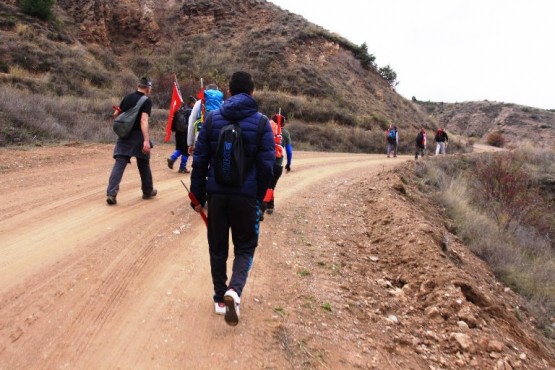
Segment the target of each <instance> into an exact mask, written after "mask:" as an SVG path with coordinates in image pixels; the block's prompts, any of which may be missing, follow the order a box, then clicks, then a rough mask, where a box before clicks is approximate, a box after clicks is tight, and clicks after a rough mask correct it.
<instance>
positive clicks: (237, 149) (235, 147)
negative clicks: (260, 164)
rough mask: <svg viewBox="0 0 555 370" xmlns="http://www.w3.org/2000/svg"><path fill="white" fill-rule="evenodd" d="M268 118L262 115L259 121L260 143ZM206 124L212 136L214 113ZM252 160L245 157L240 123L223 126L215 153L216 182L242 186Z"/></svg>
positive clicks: (258, 133) (208, 133)
mask: <svg viewBox="0 0 555 370" xmlns="http://www.w3.org/2000/svg"><path fill="white" fill-rule="evenodd" d="M267 120H268V118H266V116H264V115H261V117H260V120H259V122H258V131H257V137H258V142H259V143H260V138H261V137H262V132H263V131H264V127H265V125H266V122H267ZM204 125H205V127H206V133H207V137H208V138H210V134H211V132H212V114H209V115H208V117H207V118H206V120H205V122H204ZM247 162H248V163H247ZM251 162H252V160H250V161H247V159H246V158H245V150H244V146H243V132H242V130H241V126H239V123H238V122H232V123H230V124H228V125H225V126H224V127H222V129H221V130H220V135H219V137H218V145H217V147H216V153H215V155H214V177H215V178H216V182H217V183H218V184H220V185H225V186H230V187H240V186H241V185H243V182H244V181H245V175H246V173H247V170H248V169H249V168H250V166H251V164H252V163H251Z"/></svg>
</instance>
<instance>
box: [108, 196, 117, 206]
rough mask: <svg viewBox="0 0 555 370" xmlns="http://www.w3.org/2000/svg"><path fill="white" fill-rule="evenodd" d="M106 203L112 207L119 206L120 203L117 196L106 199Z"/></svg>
mask: <svg viewBox="0 0 555 370" xmlns="http://www.w3.org/2000/svg"><path fill="white" fill-rule="evenodd" d="M106 203H108V204H109V205H111V206H113V205H114V204H117V203H118V201H117V200H116V196H115V195H108V197H107V198H106Z"/></svg>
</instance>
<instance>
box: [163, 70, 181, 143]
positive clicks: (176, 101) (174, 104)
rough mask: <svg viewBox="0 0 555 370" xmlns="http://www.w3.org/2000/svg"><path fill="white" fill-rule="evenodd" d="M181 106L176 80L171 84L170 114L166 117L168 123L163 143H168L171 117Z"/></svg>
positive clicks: (170, 133) (170, 132) (170, 134)
mask: <svg viewBox="0 0 555 370" xmlns="http://www.w3.org/2000/svg"><path fill="white" fill-rule="evenodd" d="M181 104H183V98H182V97H181V91H179V85H178V84H177V79H176V80H175V81H174V82H173V90H172V101H171V103H170V114H169V116H168V123H167V124H166V137H165V138H164V142H165V143H167V142H168V141H170V138H171V136H172V121H173V115H174V114H175V112H177V110H178V109H179V107H181Z"/></svg>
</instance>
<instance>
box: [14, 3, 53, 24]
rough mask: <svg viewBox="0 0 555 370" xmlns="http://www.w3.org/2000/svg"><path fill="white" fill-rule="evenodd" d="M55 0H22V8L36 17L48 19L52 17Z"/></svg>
mask: <svg viewBox="0 0 555 370" xmlns="http://www.w3.org/2000/svg"><path fill="white" fill-rule="evenodd" d="M54 1H55V0H22V1H21V10H22V11H23V12H24V13H27V14H29V15H32V16H34V17H37V18H40V19H44V20H48V19H50V18H52V5H54Z"/></svg>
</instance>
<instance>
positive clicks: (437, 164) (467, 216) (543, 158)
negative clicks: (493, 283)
mask: <svg viewBox="0 0 555 370" xmlns="http://www.w3.org/2000/svg"><path fill="white" fill-rule="evenodd" d="M553 155H554V153H553V152H552V151H545V150H543V151H538V150H536V151H534V152H531V151H529V150H527V151H526V153H522V152H520V151H516V152H510V153H496V154H489V155H487V156H483V155H481V156H472V157H468V158H462V159H458V158H450V159H447V160H442V161H426V163H425V164H419V165H418V166H417V169H416V175H417V176H418V177H420V179H421V188H422V189H423V190H426V191H427V192H428V193H431V194H433V196H432V197H433V199H434V200H436V201H438V202H439V203H440V204H441V205H442V206H443V207H445V209H446V210H447V212H448V214H449V216H450V217H451V218H452V219H453V220H454V222H455V225H456V226H455V228H454V229H456V232H457V234H458V236H459V237H460V238H461V239H462V240H463V241H464V243H465V244H466V245H467V246H468V247H469V248H470V249H471V250H472V251H473V252H474V253H475V254H476V255H477V256H479V257H480V258H482V259H483V260H484V261H486V262H487V263H488V264H489V265H490V266H491V268H492V269H493V271H494V272H495V274H496V276H497V277H498V278H499V279H500V280H501V281H502V282H504V283H505V284H506V285H508V286H509V287H511V288H512V289H513V290H514V291H515V292H517V293H519V294H520V295H522V296H523V297H525V298H526V299H527V301H528V310H529V311H530V312H531V313H532V314H533V315H534V316H535V317H536V318H537V321H538V323H539V324H540V326H541V327H542V328H543V329H544V331H545V333H546V334H547V335H548V336H550V337H552V338H555V332H554V331H553V328H552V326H551V323H550V319H551V318H552V317H554V316H555V288H554V287H555V248H554V247H553V242H552V241H553V240H554V238H555V215H554V209H555V207H553V198H554V196H555V194H553V193H554V189H553V188H551V190H548V188H546V189H545V190H544V191H541V188H542V178H543V177H545V178H546V179H547V180H545V181H547V182H549V181H551V180H549V179H552V178H555V169H554V165H553ZM523 158H526V160H523ZM488 164H492V165H493V167H488ZM540 174H541V175H540ZM485 196H487V199H486V198H484V197H485ZM530 204H533V207H528V205H530Z"/></svg>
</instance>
